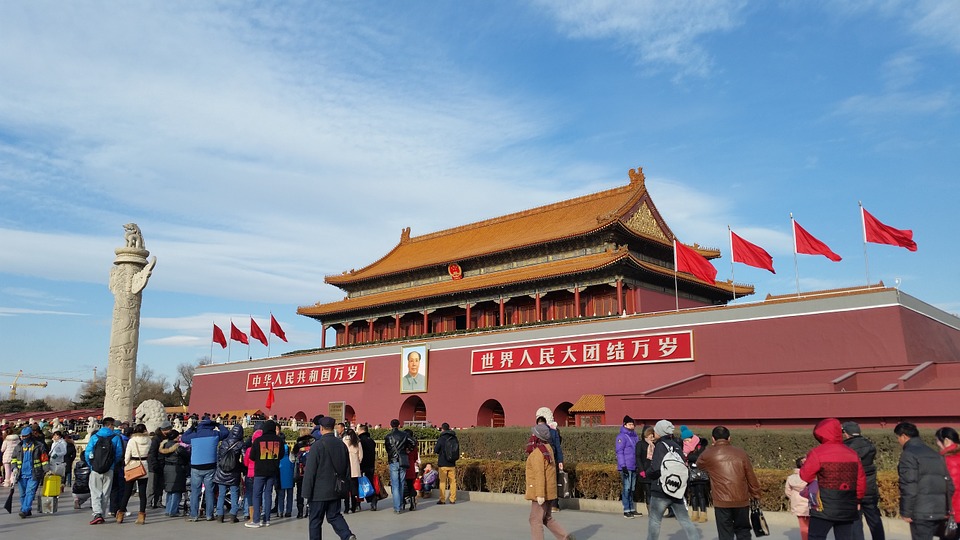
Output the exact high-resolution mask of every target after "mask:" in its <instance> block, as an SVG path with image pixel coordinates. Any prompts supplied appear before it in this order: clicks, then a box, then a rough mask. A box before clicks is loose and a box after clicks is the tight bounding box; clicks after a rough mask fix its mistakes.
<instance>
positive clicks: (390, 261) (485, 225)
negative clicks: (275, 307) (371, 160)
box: [325, 170, 719, 285]
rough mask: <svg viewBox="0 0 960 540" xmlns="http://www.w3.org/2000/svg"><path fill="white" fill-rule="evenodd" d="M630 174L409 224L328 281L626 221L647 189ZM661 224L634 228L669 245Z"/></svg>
mask: <svg viewBox="0 0 960 540" xmlns="http://www.w3.org/2000/svg"><path fill="white" fill-rule="evenodd" d="M630 178H631V180H630V183H629V184H628V185H626V186H621V187H617V188H614V189H609V190H607V191H601V192H599V193H593V194H590V195H585V196H583V197H577V198H575V199H569V200H566V201H562V202H558V203H554V204H549V205H546V206H541V207H539V208H533V209H530V210H524V211H522V212H517V213H515V214H508V215H505V216H500V217H496V218H493V219H488V220H485V221H479V222H476V223H471V224H469V225H463V226H461V227H455V228H453V229H447V230H444V231H438V232H435V233H430V234H425V235H423V236H416V237H410V231H409V229H404V231H403V234H402V235H401V239H400V243H399V244H397V246H396V247H394V248H393V249H392V250H391V251H390V252H389V253H387V254H386V255H384V256H383V257H382V258H381V259H380V260H378V261H376V262H374V263H373V264H370V265H368V266H366V267H364V268H361V269H360V270H352V271H350V272H344V273H343V274H340V275H333V276H326V278H325V281H326V282H327V283H330V284H332V285H340V284H347V283H353V282H355V281H359V280H363V279H368V278H372V277H377V276H384V275H390V274H395V273H398V272H403V271H407V270H411V269H414V268H423V267H427V266H433V265H438V264H447V263H453V262H458V261H461V260H464V259H469V258H471V257H477V256H480V255H486V254H491V253H499V252H503V251H507V250H511V249H517V248H522V247H526V246H532V245H537V244H541V243H544V242H550V241H555V240H561V239H564V238H572V237H576V236H581V235H584V234H588V233H591V232H594V231H597V230H600V229H603V228H605V227H607V226H609V225H611V224H613V223H615V222H617V221H619V220H623V221H624V222H626V221H628V220H629V218H630V217H631V216H630V215H627V213H628V212H629V210H631V209H632V208H633V207H635V206H636V205H637V203H639V202H640V200H641V199H642V198H643V197H644V196H645V195H646V194H647V189H646V186H645V184H644V178H643V173H642V172H641V171H639V170H636V171H633V170H631V171H630ZM651 206H652V203H651ZM654 211H655V209H654ZM660 225H661V226H662V228H663V229H665V230H661V231H653V233H654V234H645V233H644V232H641V231H638V230H637V229H636V228H632V229H631V230H632V231H633V233H634V234H636V235H637V236H641V237H644V238H646V239H647V240H650V241H653V242H657V243H660V244H663V245H665V246H669V245H671V244H672V242H673V233H672V232H670V231H669V229H666V225H663V224H662V223H661V224H660ZM701 252H702V253H705V254H707V253H712V250H703V249H702V248H701ZM717 254H719V252H718V253H717ZM708 256H709V255H708Z"/></svg>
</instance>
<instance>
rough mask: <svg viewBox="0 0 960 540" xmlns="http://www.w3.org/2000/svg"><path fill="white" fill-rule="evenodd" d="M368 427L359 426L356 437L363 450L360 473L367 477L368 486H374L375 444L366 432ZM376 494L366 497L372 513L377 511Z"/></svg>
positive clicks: (364, 425)
mask: <svg viewBox="0 0 960 540" xmlns="http://www.w3.org/2000/svg"><path fill="white" fill-rule="evenodd" d="M368 430H369V427H368V426H367V425H366V424H360V427H359V428H357V437H358V438H359V439H360V448H361V449H362V450H363V459H361V460H360V472H361V473H363V475H364V476H366V477H367V480H369V481H370V485H371V486H372V485H374V482H373V476H374V475H375V474H376V467H377V443H376V442H374V440H373V437H371V436H370V433H369V432H368ZM378 499H379V497H377V494H376V493H374V494H373V495H371V496H369V497H367V502H368V503H370V510H373V511H374V512H376V511H377V500H378Z"/></svg>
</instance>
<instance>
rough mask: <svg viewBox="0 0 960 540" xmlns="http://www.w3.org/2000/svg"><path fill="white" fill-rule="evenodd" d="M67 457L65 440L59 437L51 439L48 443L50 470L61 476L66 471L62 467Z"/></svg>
mask: <svg viewBox="0 0 960 540" xmlns="http://www.w3.org/2000/svg"><path fill="white" fill-rule="evenodd" d="M66 457H67V441H65V440H63V439H60V440H59V441H53V443H52V444H51V445H50V471H51V472H53V473H55V474H59V475H60V476H63V475H64V473H66V469H65V467H64V464H65V460H66Z"/></svg>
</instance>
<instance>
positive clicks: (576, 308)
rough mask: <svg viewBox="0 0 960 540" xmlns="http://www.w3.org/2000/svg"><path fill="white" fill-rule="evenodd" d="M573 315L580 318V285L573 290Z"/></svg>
mask: <svg viewBox="0 0 960 540" xmlns="http://www.w3.org/2000/svg"><path fill="white" fill-rule="evenodd" d="M573 314H574V316H575V317H580V286H579V285H577V286H576V287H574V288H573Z"/></svg>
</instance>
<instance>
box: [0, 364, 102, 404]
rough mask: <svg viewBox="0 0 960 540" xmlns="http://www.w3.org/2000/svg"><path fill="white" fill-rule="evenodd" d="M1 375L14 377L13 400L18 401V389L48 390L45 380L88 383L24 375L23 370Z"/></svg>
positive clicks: (11, 387)
mask: <svg viewBox="0 0 960 540" xmlns="http://www.w3.org/2000/svg"><path fill="white" fill-rule="evenodd" d="M0 375H3V376H7V377H14V379H13V383H12V384H10V399H11V400H14V399H17V388H24V387H33V388H46V387H47V381H45V380H43V379H53V380H55V381H60V382H65V381H74V382H86V380H84V379H76V378H73V377H60V376H59V375H56V376H52V377H44V376H40V375H24V374H23V370H22V369H21V370H20V371H18V372H16V373H0ZM20 379H38V380H40V382H36V383H22V382H19V381H20Z"/></svg>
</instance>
